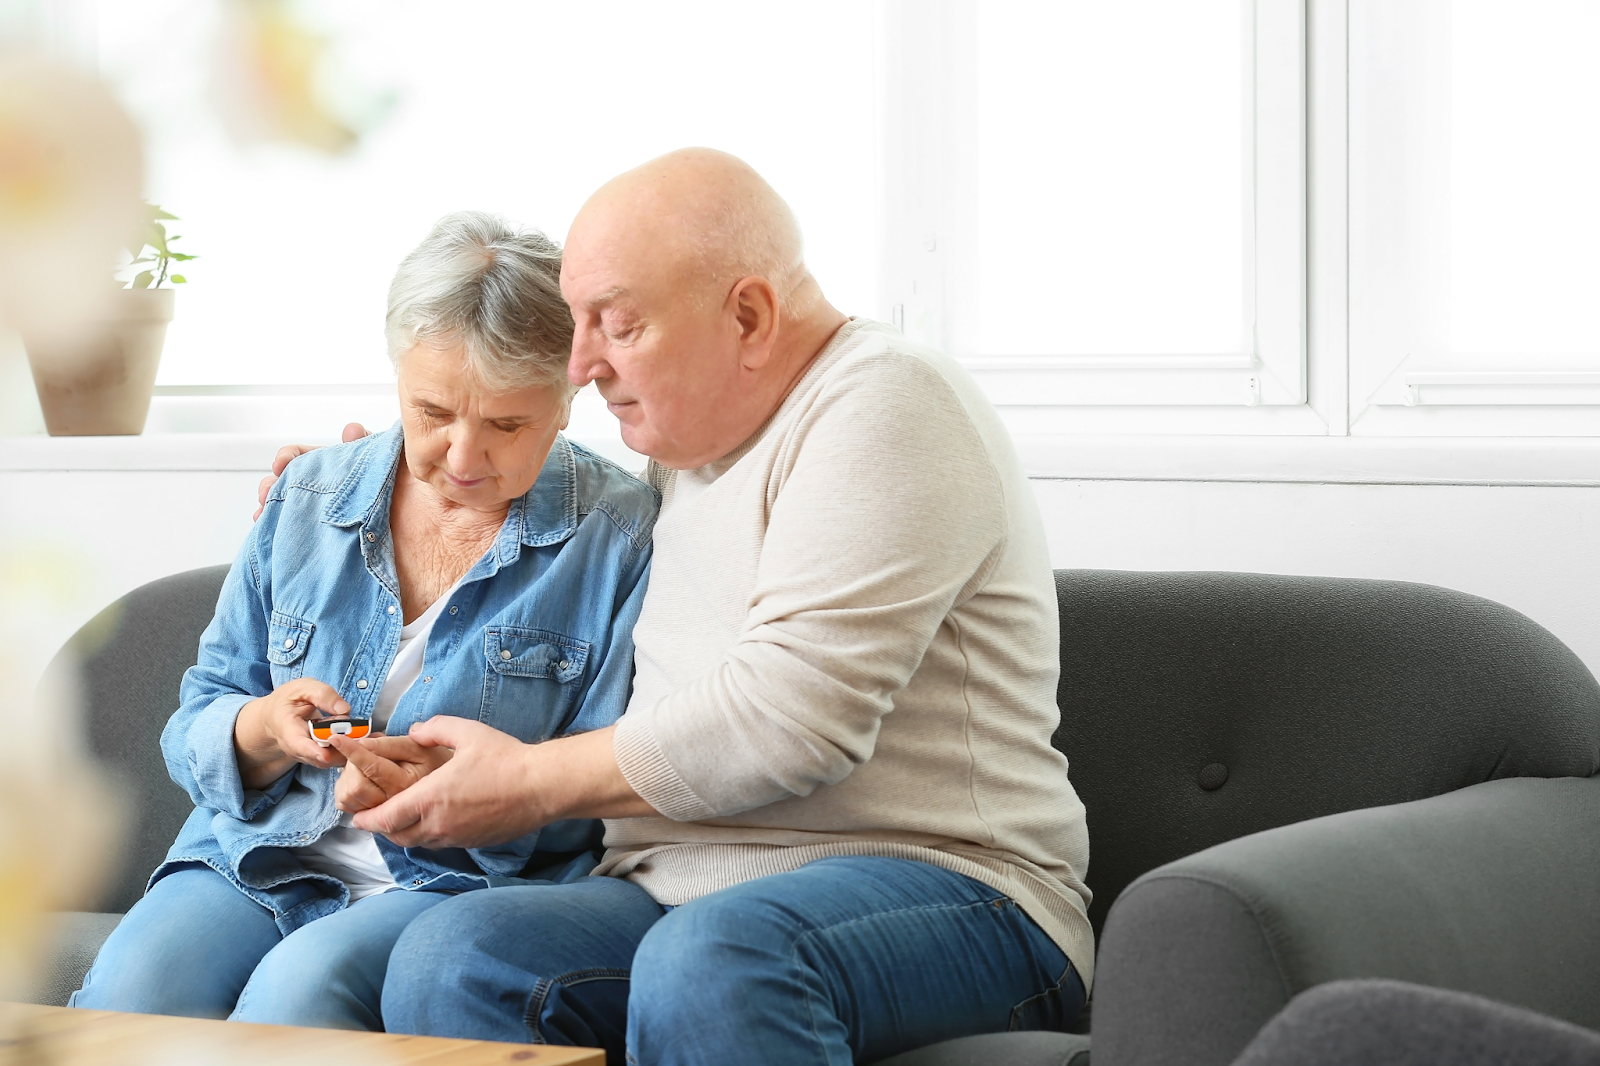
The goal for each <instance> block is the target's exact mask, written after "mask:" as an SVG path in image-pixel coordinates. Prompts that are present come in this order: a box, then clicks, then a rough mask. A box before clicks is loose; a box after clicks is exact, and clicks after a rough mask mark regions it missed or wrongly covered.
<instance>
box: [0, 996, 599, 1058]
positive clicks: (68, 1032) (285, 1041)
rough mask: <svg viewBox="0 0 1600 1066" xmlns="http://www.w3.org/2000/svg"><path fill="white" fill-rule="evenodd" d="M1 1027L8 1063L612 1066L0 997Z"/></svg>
mask: <svg viewBox="0 0 1600 1066" xmlns="http://www.w3.org/2000/svg"><path fill="white" fill-rule="evenodd" d="M0 1030H3V1031H6V1032H14V1033H18V1039H16V1041H15V1042H14V1043H13V1044H12V1046H11V1047H10V1048H8V1049H7V1050H8V1051H10V1052H11V1057H10V1058H0V1062H5V1063H12V1062H16V1063H38V1064H41V1066H42V1064H44V1063H49V1064H50V1066H90V1064H93V1066H103V1064H116V1066H173V1064H179V1066H212V1064H216V1063H227V1064H229V1066H279V1064H280V1063H286V1062H306V1063H333V1062H337V1063H340V1064H341V1066H379V1064H382V1066H406V1064H408V1063H427V1064H428V1066H502V1064H503V1066H513V1064H515V1066H605V1052H603V1051H600V1050H597V1049H590V1048H576V1047H549V1046H539V1045H528V1044H502V1043H498V1042H496V1041H490V1040H453V1039H449V1038H446V1037H438V1036H402V1035H400V1034H397V1033H354V1032H349V1031H343V1030H338V1029H307V1028H300V1027H298V1026H288V1025H256V1024H253V1023H250V1022H222V1021H209V1020H205V1019H200V1018H168V1017H163V1016H161V1015H157V1014H120V1013H114V1012H112V1011H103V1010H69V1009H66V1008H62V1007H35V1006H24V1005H23V1004H20V1003H6V1004H0Z"/></svg>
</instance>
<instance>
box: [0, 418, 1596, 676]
mask: <svg viewBox="0 0 1600 1066" xmlns="http://www.w3.org/2000/svg"><path fill="white" fill-rule="evenodd" d="M281 440H282V435H281V434H280V435H277V436H268V435H257V436H239V435H220V434H219V435H215V436H212V435H206V434H192V433H191V434H171V435H152V436H145V437H139V438H124V439H81V440H71V439H50V438H42V437H22V438H11V439H9V440H0V501H4V506H3V508H0V564H3V565H4V567H5V571H6V575H7V576H9V578H11V580H9V581H0V589H4V588H9V589H10V590H11V591H10V592H9V593H6V594H5V595H9V596H10V597H12V602H10V603H4V604H0V609H3V615H4V619H5V620H4V622H3V623H0V640H4V641H5V642H6V645H7V647H8V648H9V651H10V653H11V654H10V656H9V657H10V658H11V659H12V662H13V663H14V664H16V666H15V667H14V672H15V676H14V677H13V678H12V681H14V682H15V683H17V684H19V685H25V686H27V689H29V690H31V687H32V685H33V683H34V679H35V677H36V676H37V672H38V670H40V669H42V667H43V664H44V662H45V661H46V660H47V659H48V657H49V655H50V654H52V653H53V651H54V650H55V648H57V647H58V646H59V645H60V644H61V642H62V641H63V640H65V639H66V638H67V637H68V636H69V635H70V634H71V633H72V632H73V630H74V629H76V628H77V626H78V625H80V624H82V623H83V622H84V621H85V620H87V619H88V618H89V617H91V616H92V615H93V614H94V613H95V612H96V611H97V610H99V609H100V608H101V607H103V606H104V605H105V604H107V603H109V602H110V601H111V600H113V599H115V598H116V597H117V596H120V595H121V594H123V593H124V592H127V591H128V590H130V589H132V588H135V587H137V586H138V585H140V584H143V583H144V582H146V581H149V580H152V579H154V578H157V577H160V576H162V575H164V574H169V573H174V572H176V571H179V570H185V569H189V568H191V567H196V566H205V565H208V564H211V563H223V562H228V561H230V560H231V559H232V557H233V555H234V553H235V551H236V550H237V548H238V545H239V544H240V542H241V541H242V539H243V537H244V535H245V532H246V530H247V529H248V528H249V525H250V516H251V512H252V511H253V510H254V509H255V493H256V483H257V481H258V480H259V478H260V476H261V473H262V471H263V469H264V468H265V466H266V465H267V463H268V462H269V461H270V459H271V455H272V452H273V449H274V447H275V445H276V444H277V443H279V442H280V441H281ZM1525 443H1526V442H1524V444H1525ZM1522 446H1523V445H1517V446H1515V447H1522ZM1140 447H1141V448H1142V450H1140V449H1139V448H1135V447H1134V446H1133V444H1132V442H1131V439H1125V440H1124V441H1122V442H1119V443H1117V444H1116V447H1115V449H1114V451H1115V453H1116V455H1117V456H1119V457H1120V458H1119V459H1118V460H1117V461H1115V462H1108V461H1106V460H1105V459H1104V452H1105V441H1101V442H1100V445H1099V446H1098V450H1097V449H1096V448H1095V447H1090V446H1089V445H1088V444H1087V443H1084V442H1079V444H1078V445H1077V446H1076V450H1075V453H1074V457H1073V460H1072V461H1071V462H1067V463H1065V464H1057V465H1064V466H1065V467H1072V466H1076V467H1079V468H1082V469H1084V470H1090V469H1093V471H1094V472H1093V473H1092V474H1083V475H1080V476H1075V477H1059V476H1058V477H1038V478H1036V479H1035V480H1034V482H1033V484H1034V487H1035V490H1036V492H1037V494H1038V499H1039V505H1040V509H1041V510H1042V512H1043V515H1044V519H1045V524H1046V528H1047V530H1048V533H1049V537H1050V548H1051V558H1052V561H1053V563H1054V564H1055V565H1056V566H1060V567H1091V568H1110V569H1132V570H1249V571H1262V572H1270V573H1284V574H1323V575H1334V576H1344V577H1373V578H1391V579H1398V580H1406V581H1421V582H1428V583H1431V584H1436V585H1443V586H1447V587H1450V588H1456V589H1461V590H1463V591H1466V592H1471V593H1474V594H1477V595H1480V596H1485V597H1488V598H1489V599H1493V600H1498V601H1500V602H1501V603H1505V604H1508V605H1510V606H1512V607H1515V608H1516V609H1518V610H1520V611H1522V612H1524V613H1525V614H1527V615H1529V616H1530V617H1532V618H1534V619H1535V620H1536V621H1538V622H1540V623H1542V624H1543V625H1545V626H1546V627H1548V628H1549V629H1550V630H1551V631H1552V632H1554V633H1555V634H1556V635H1557V636H1559V637H1560V638H1561V639H1562V640H1564V641H1566V643H1567V644H1568V645H1570V646H1571V647H1572V648H1573V649H1574V650H1575V651H1577V653H1578V654H1579V655H1580V656H1581V657H1582V658H1583V659H1584V660H1585V661H1586V662H1587V663H1588V664H1589V666H1590V668H1591V669H1595V670H1596V671H1597V672H1600V598H1597V597H1596V596H1595V595H1594V590H1596V589H1600V552H1596V551H1595V550H1594V549H1593V541H1594V538H1595V536H1596V534H1597V533H1600V485H1595V484H1588V483H1585V482H1584V481H1583V480H1582V479H1581V478H1579V477H1576V476H1569V477H1568V479H1567V481H1565V482H1555V481H1552V482H1551V483H1547V484H1527V483H1524V484H1515V483H1500V484H1485V483H1477V484H1472V483H1456V484H1450V483H1434V484H1415V483H1404V482H1405V481H1406V480H1407V478H1410V479H1411V480H1413V481H1415V480H1422V478H1420V477H1418V476H1417V475H1415V474H1408V473H1407V472H1406V469H1407V465H1408V464H1409V468H1410V469H1412V470H1416V469H1423V468H1425V467H1427V463H1426V462H1420V461H1419V460H1418V458H1417V455H1416V453H1412V454H1411V457H1410V458H1409V459H1406V460H1405V461H1404V462H1400V463H1399V465H1398V466H1397V465H1396V462H1395V460H1394V459H1393V457H1390V458H1389V459H1387V460H1384V461H1383V462H1378V463H1377V464H1376V465H1374V463H1373V462H1368V463H1367V464H1366V465H1365V466H1362V464H1360V463H1354V464H1352V463H1346V464H1345V465H1344V466H1343V467H1341V469H1340V471H1339V472H1338V477H1340V478H1343V479H1344V480H1343V481H1338V480H1325V481H1307V480H1303V479H1302V478H1300V477H1299V476H1298V475H1294V474H1286V473H1283V472H1282V471H1281V470H1279V471H1277V472H1274V471H1273V470H1272V469H1269V468H1270V467H1271V466H1272V464H1271V463H1262V462H1256V463H1255V465H1254V466H1250V467H1249V468H1248V469H1246V468H1243V467H1240V466H1239V464H1238V463H1237V462H1234V463H1232V465H1231V466H1230V464H1229V463H1225V462H1217V461H1213V462H1210V463H1206V462H1198V461H1197V460H1196V458H1195V457H1196V455H1197V454H1198V453H1200V452H1202V451H1203V450H1204V448H1205V445H1204V444H1203V443H1197V442H1193V441H1183V440H1180V439H1177V438H1173V439H1169V440H1167V441H1162V440H1160V439H1159V438H1145V439H1144V440H1143V442H1142V445H1141V446H1140ZM1253 447H1254V450H1253V451H1252V454H1253V455H1257V456H1258V457H1259V455H1260V452H1261V448H1260V446H1259V445H1256V446H1253ZM1296 447H1304V445H1303V444H1300V445H1296ZM1317 447H1319V448H1323V449H1326V450H1327V451H1328V452H1329V453H1332V454H1338V455H1341V456H1350V455H1354V454H1357V453H1358V450H1359V449H1357V448H1356V447H1354V446H1352V444H1351V442H1349V441H1345V442H1334V443H1329V442H1323V444H1320V445H1317ZM1582 447H1584V448H1585V451H1584V452H1583V453H1582V454H1579V453H1576V452H1569V453H1565V454H1557V453H1552V452H1550V451H1548V449H1543V448H1541V450H1540V451H1539V452H1537V453H1536V454H1533V455H1528V454H1519V456H1517V457H1515V458H1516V459H1517V462H1519V463H1522V464H1524V465H1531V466H1532V467H1536V468H1538V469H1542V470H1546V471H1550V470H1558V469H1561V468H1568V469H1569V470H1570V469H1576V468H1581V467H1583V466H1585V465H1589V458H1588V457H1587V450H1586V449H1587V446H1582ZM1030 454H1031V453H1030V452H1029V451H1028V449H1027V448H1025V449H1024V459H1025V461H1028V462H1030V463H1031V464H1032V465H1034V466H1037V465H1039V464H1038V462H1037V461H1036V459H1034V458H1030ZM1213 458H1214V457H1213ZM1501 460H1502V461H1501V462H1500V463H1499V466H1500V467H1501V468H1502V469H1509V467H1508V464H1507V463H1506V462H1505V461H1504V456H1503V455H1502V456H1501ZM1296 463H1297V464H1298V466H1299V469H1301V470H1302V471H1303V470H1306V469H1311V468H1312V467H1313V466H1315V465H1316V464H1314V463H1312V462H1311V460H1310V459H1308V458H1307V457H1306V456H1305V455H1303V454H1302V455H1299V456H1297V457H1296ZM1385 463H1387V466H1386V467H1385ZM1119 465H1120V468H1118V467H1119ZM1491 465H1493V464H1491ZM1511 465H1515V464H1514V463H1513V464H1511ZM1457 466H1458V467H1459V466H1460V464H1459V463H1457ZM1380 468H1381V469H1380ZM1590 469H1600V466H1592V465H1591V466H1590ZM1163 470H1165V471H1182V472H1184V474H1183V476H1185V477H1186V478H1188V479H1187V480H1167V479H1164V478H1162V477H1160V476H1156V474H1155V473H1153V471H1154V472H1156V473H1159V472H1160V471H1163ZM1385 471H1387V472H1385ZM1428 473H1429V474H1430V475H1431V476H1432V477H1433V478H1434V479H1437V475H1438V474H1439V471H1438V470H1437V469H1432V468H1428ZM1467 473H1470V474H1473V475H1474V477H1473V478H1466V477H1463V480H1478V481H1480V482H1482V481H1487V480H1489V478H1488V477H1486V476H1483V475H1486V474H1487V473H1492V471H1485V470H1477V471H1467ZM1318 476H1322V475H1318ZM1380 476H1382V477H1385V478H1388V479H1389V480H1390V482H1391V483H1371V482H1372V481H1373V480H1375V479H1377V478H1379V477H1380ZM1362 479H1364V480H1365V481H1366V482H1368V483H1353V482H1355V481H1358V480H1362ZM1502 480H1506V479H1504V478H1503V479H1502ZM1510 480H1516V479H1514V478H1513V479H1510ZM1521 480H1523V481H1527V480H1530V479H1529V478H1527V477H1522V478H1521Z"/></svg>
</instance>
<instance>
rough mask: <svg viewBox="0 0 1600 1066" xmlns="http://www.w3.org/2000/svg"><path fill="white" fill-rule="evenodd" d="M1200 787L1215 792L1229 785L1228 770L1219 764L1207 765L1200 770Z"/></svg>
mask: <svg viewBox="0 0 1600 1066" xmlns="http://www.w3.org/2000/svg"><path fill="white" fill-rule="evenodd" d="M1199 782H1200V787H1201V788H1203V789H1205V790H1206V791H1207V792H1215V791H1216V790H1217V789H1219V788H1221V787H1222V786H1223V785H1225V784H1227V783H1228V768H1227V767H1226V766H1224V765H1222V764H1221V763H1219V762H1212V763H1206V764H1205V765H1204V766H1202V767H1201V768H1200V777H1199Z"/></svg>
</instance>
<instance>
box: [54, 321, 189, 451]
mask: <svg viewBox="0 0 1600 1066" xmlns="http://www.w3.org/2000/svg"><path fill="white" fill-rule="evenodd" d="M116 297H117V299H116V300H115V301H114V302H113V307H114V308H115V311H114V317H113V318H111V319H110V320H108V321H105V322H101V323H97V324H96V326H95V327H94V328H93V329H92V330H90V331H88V333H87V335H86V336H85V337H82V338H79V339H77V340H74V341H70V342H69V341H55V342H49V343H47V342H43V341H36V340H31V339H30V340H29V341H28V342H27V349H28V365H29V366H30V367H32V369H33V385H34V388H35V389H37V390H38V392H39V406H40V407H41V408H43V410H44V423H45V427H46V428H47V429H49V431H50V435H51V436H52V437H75V436H124V435H129V434H138V433H143V432H144V422H145V418H146V417H147V416H148V415H149V414H150V396H151V393H152V392H153V391H154V389H155V385H156V368H157V367H158V366H160V364H161V346H162V344H163V343H164V342H165V341H166V338H167V323H168V322H170V321H172V309H173V292H172V290H171V289H122V290H120V291H119V292H117V293H116Z"/></svg>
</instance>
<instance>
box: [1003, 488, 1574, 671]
mask: <svg viewBox="0 0 1600 1066" xmlns="http://www.w3.org/2000/svg"><path fill="white" fill-rule="evenodd" d="M1034 488H1035V490H1036V492H1037V494H1038V498H1039V506H1040V508H1041V510H1042V511H1043V512H1044V519H1045V526H1046V529H1047V531H1048V533H1049V537H1050V555H1051V560H1052V561H1053V562H1054V564H1055V565H1056V566H1058V567H1089V568H1105V569H1126V570H1247V571H1257V572H1263V573H1275V574H1320V575H1327V576H1333V577H1365V578H1387V579H1393V580H1399V581H1420V582H1425V583H1427V584H1432V585H1442V586H1444V587H1446V588H1454V589H1460V590H1462V591H1464V592H1470V593H1473V594H1474V595H1478V596H1483V597H1486V598H1488V599H1491V600H1497V601H1499V602H1500V603H1504V604H1507V605H1509V606H1511V607H1514V608H1516V609H1517V610H1519V611H1521V612H1523V613H1524V614H1526V615H1528V616H1529V617H1531V618H1533V619H1534V620H1535V621H1537V622H1539V623H1540V624H1542V625H1544V626H1545V627H1546V628H1547V629H1549V630H1550V631H1551V632H1553V633H1555V635H1556V636H1558V637H1560V638H1561V639H1562V640H1563V641H1565V642H1566V643H1567V645H1568V646H1569V647H1571V648H1572V649H1573V650H1574V651H1576V652H1577V653H1578V655H1579V656H1580V657H1581V658H1582V659H1583V660H1584V662H1586V663H1587V664H1588V665H1589V668H1590V669H1591V670H1593V671H1595V672H1597V673H1600V598H1597V597H1596V596H1595V594H1594V592H1595V590H1596V589H1600V552H1597V551H1596V550H1595V538H1596V536H1597V534H1600V490H1597V489H1595V488H1591V487H1574V486H1558V487H1551V486H1527V485H1492V486H1486V485H1358V484H1295V483H1260V482H1257V483H1250V482H1198V481H1197V482H1183V481H1110V480H1105V481H1099V480H1096V481H1090V480H1036V481H1035V482H1034Z"/></svg>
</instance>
